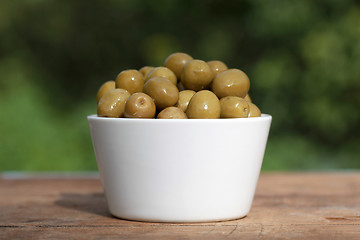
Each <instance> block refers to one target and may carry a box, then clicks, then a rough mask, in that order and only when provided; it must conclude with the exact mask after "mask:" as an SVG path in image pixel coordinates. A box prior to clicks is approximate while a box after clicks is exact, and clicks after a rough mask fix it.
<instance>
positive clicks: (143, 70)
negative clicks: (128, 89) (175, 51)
mask: <svg viewBox="0 0 360 240" xmlns="http://www.w3.org/2000/svg"><path fill="white" fill-rule="evenodd" d="M153 69H154V67H152V66H144V67H142V68H140V70H139V72H141V73H142V75H143V76H144V80H145V78H146V76H147V75H148V74H149V72H151V70H153Z"/></svg>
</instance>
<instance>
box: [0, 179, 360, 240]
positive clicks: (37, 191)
mask: <svg viewBox="0 0 360 240" xmlns="http://www.w3.org/2000/svg"><path fill="white" fill-rule="evenodd" d="M240 237H243V238H247V239H284V238H285V239H303V238H306V239H360V172H348V173H262V174H261V177H260V179H259V183H258V188H257V191H256V195H255V199H254V203H253V207H252V209H251V211H250V213H249V215H248V216H247V217H245V218H243V219H239V220H234V221H226V222H210V223H194V224H170V223H143V222H136V221H127V220H122V219H118V218H114V217H112V216H111V215H110V214H109V212H108V210H107V205H106V201H105V198H104V194H103V192H102V187H101V184H100V181H99V180H98V179H91V178H89V179H86V178H85V179H83V178H80V179H63V178H58V179H56V178H51V179H34V178H30V179H0V239H104V238H106V239H118V238H126V239H223V238H226V239H237V238H240Z"/></svg>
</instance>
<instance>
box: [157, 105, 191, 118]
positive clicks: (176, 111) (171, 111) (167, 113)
mask: <svg viewBox="0 0 360 240" xmlns="http://www.w3.org/2000/svg"><path fill="white" fill-rule="evenodd" d="M157 118H159V119H186V118H187V116H186V114H185V113H184V111H183V110H181V109H180V108H178V107H167V108H165V109H163V110H162V111H161V112H160V113H159V114H158V115H157Z"/></svg>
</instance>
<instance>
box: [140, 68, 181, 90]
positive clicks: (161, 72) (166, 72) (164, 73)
mask: <svg viewBox="0 0 360 240" xmlns="http://www.w3.org/2000/svg"><path fill="white" fill-rule="evenodd" d="M154 77H164V78H167V79H169V80H170V81H171V82H172V83H173V84H174V85H175V86H176V84H177V78H176V76H175V74H174V73H173V72H172V71H171V70H170V69H168V68H166V67H156V68H153V70H151V71H150V72H149V74H148V75H147V76H146V78H145V82H147V81H148V80H149V79H151V78H154Z"/></svg>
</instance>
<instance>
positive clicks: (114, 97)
mask: <svg viewBox="0 0 360 240" xmlns="http://www.w3.org/2000/svg"><path fill="white" fill-rule="evenodd" d="M129 97H130V93H129V92H128V91H127V90H125V89H121V88H116V89H112V90H109V91H107V92H106V93H104V95H103V96H102V97H101V98H100V101H99V103H98V108H97V114H98V116H99V117H113V118H118V117H123V115H124V109H125V103H126V101H127V99H128V98H129Z"/></svg>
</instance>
